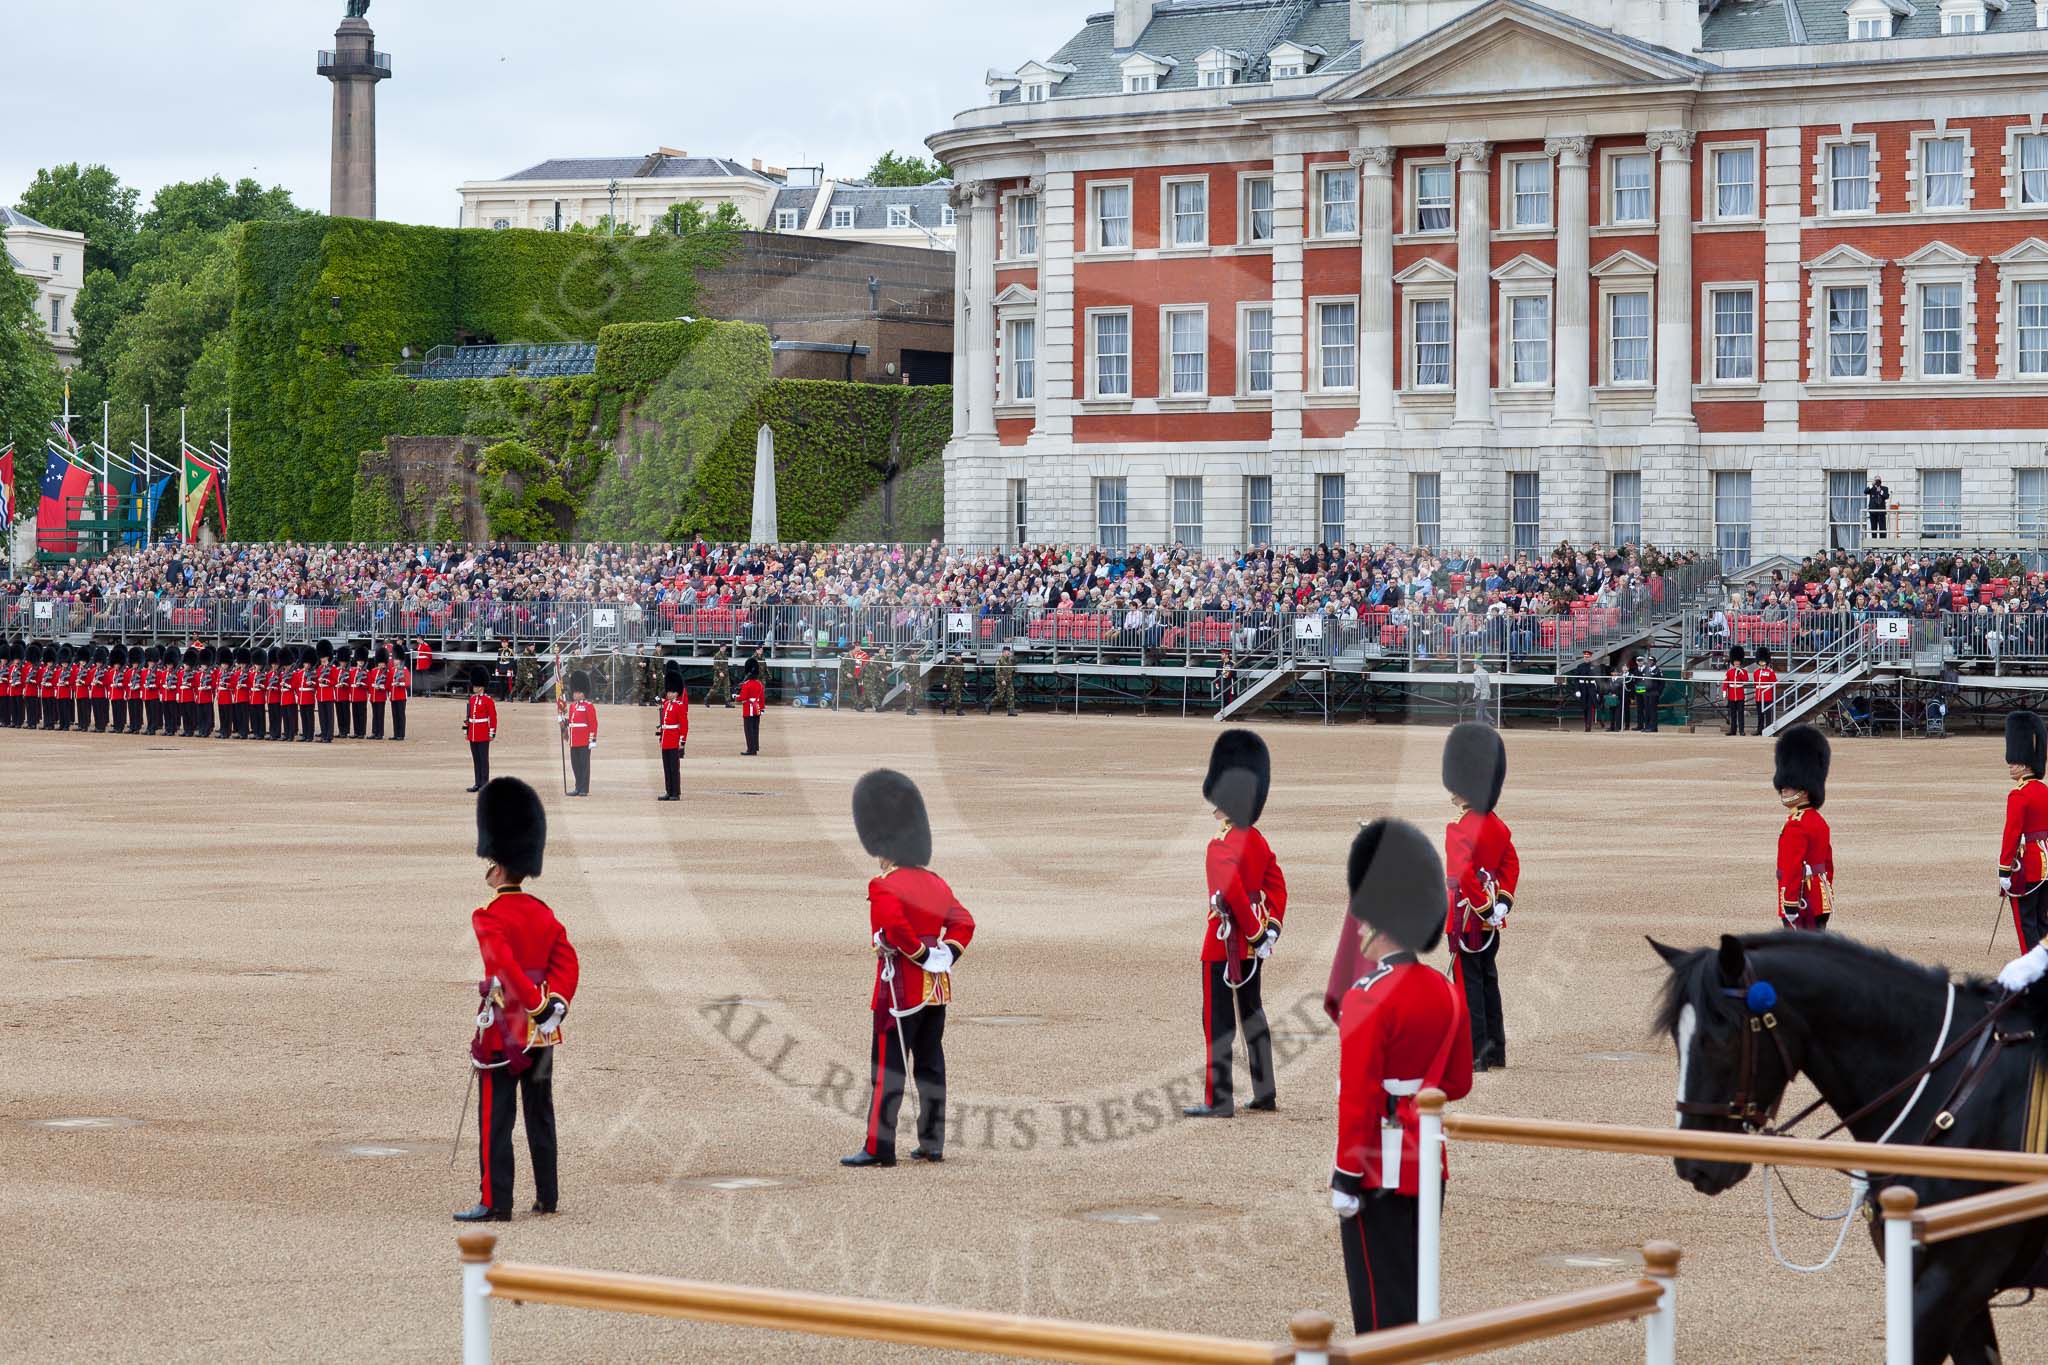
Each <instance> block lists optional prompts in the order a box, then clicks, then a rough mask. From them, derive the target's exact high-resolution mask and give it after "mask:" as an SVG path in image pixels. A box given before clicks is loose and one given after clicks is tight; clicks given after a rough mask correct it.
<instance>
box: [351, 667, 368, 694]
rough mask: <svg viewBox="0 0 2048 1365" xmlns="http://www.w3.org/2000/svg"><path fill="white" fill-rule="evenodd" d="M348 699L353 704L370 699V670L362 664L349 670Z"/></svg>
mask: <svg viewBox="0 0 2048 1365" xmlns="http://www.w3.org/2000/svg"><path fill="white" fill-rule="evenodd" d="M348 699H349V700H350V701H352V702H356V701H368V700H369V699H370V670H369V669H367V668H365V667H363V666H362V665H361V664H357V665H356V666H355V667H354V668H351V669H350V670H349V673H348Z"/></svg>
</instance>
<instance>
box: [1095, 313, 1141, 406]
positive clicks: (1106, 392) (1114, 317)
mask: <svg viewBox="0 0 2048 1365" xmlns="http://www.w3.org/2000/svg"><path fill="white" fill-rule="evenodd" d="M1088 349H1089V352H1090V355H1091V373H1092V375H1093V377H1094V380H1095V386H1094V387H1095V391H1094V395H1093V396H1094V397H1096V398H1129V397H1130V396H1131V315H1130V312H1129V311H1128V310H1122V311H1111V312H1102V313H1091V314H1089V316H1088Z"/></svg>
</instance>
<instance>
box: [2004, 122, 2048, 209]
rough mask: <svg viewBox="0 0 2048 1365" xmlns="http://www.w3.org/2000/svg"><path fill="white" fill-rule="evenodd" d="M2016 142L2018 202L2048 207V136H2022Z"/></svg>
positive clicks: (2014, 188) (2014, 144) (2033, 134)
mask: <svg viewBox="0 0 2048 1365" xmlns="http://www.w3.org/2000/svg"><path fill="white" fill-rule="evenodd" d="M2012 142H2013V146H2012V159H2013V174H2012V179H2013V199H2014V202H2015V203H2016V204H2018V205H2019V206H2020V207H2022V208H2026V207H2029V206H2031V205H2035V204H2048V133H2021V134H2019V135H2018V136H2017V137H2015V138H2013V140H2012Z"/></svg>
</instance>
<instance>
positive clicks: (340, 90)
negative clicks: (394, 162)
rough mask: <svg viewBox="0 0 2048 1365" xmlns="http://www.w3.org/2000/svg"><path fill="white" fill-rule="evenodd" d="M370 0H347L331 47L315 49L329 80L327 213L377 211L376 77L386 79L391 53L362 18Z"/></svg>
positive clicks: (360, 214)
mask: <svg viewBox="0 0 2048 1365" xmlns="http://www.w3.org/2000/svg"><path fill="white" fill-rule="evenodd" d="M369 8H370V0H348V17H347V18H345V19H343V20H342V21H341V27H340V28H337V29H336V30H334V46H333V47H332V48H328V49H322V51H321V53H320V66H319V71H320V74H321V75H323V76H325V77H326V78H327V79H328V80H330V81H332V82H333V83H334V151H333V163H332V168H331V170H330V172H329V178H328V203H327V212H328V213H329V214H330V215H332V216H333V217H336V218H375V217H376V216H377V82H379V81H384V80H389V79H391V57H390V55H389V54H388V53H383V52H379V51H378V50H377V35H376V34H374V33H372V32H371V31H370V21H369V20H367V19H365V18H364V17H363V15H364V13H365V12H366V11H367V10H368V9H369Z"/></svg>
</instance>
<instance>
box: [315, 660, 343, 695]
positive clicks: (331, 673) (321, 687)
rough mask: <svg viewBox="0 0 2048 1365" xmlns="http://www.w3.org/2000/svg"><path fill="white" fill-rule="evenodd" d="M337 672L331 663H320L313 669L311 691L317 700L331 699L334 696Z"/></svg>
mask: <svg viewBox="0 0 2048 1365" xmlns="http://www.w3.org/2000/svg"><path fill="white" fill-rule="evenodd" d="M338 672H339V670H338V669H336V668H335V666H334V665H333V664H331V663H325V664H321V665H320V667H319V668H318V669H316V670H315V671H314V681H313V691H314V693H315V694H316V696H315V700H317V701H333V700H334V698H335V691H334V688H335V677H336V675H337V673H338Z"/></svg>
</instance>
